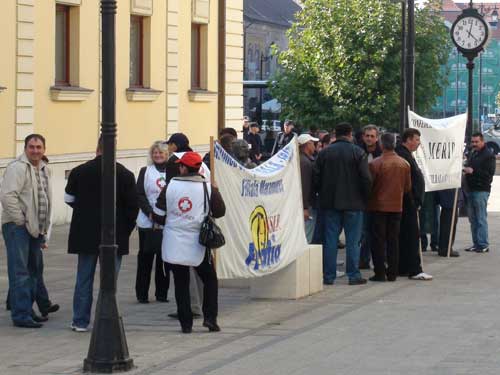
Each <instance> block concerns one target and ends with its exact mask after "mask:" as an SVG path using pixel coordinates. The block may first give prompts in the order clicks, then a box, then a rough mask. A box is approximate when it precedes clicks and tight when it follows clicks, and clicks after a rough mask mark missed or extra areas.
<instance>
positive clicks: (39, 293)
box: [7, 249, 52, 315]
mask: <svg viewBox="0 0 500 375" xmlns="http://www.w3.org/2000/svg"><path fill="white" fill-rule="evenodd" d="M36 256H37V264H38V265H39V275H38V277H37V279H36V292H35V302H36V304H37V306H38V310H39V311H40V314H42V315H47V314H48V312H47V310H48V309H49V307H50V306H51V305H52V302H51V301H50V299H49V292H48V291H47V287H46V286H45V281H44V280H43V251H42V250H41V249H39V250H38V251H36ZM9 298H10V290H9V291H8V292H7V306H8V307H7V308H8V309H10V301H9Z"/></svg>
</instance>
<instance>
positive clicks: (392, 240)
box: [371, 212, 401, 280]
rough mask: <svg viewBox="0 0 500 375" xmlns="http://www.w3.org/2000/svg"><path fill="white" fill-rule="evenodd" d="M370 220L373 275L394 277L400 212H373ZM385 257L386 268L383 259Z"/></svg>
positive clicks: (397, 264) (395, 273)
mask: <svg viewBox="0 0 500 375" xmlns="http://www.w3.org/2000/svg"><path fill="white" fill-rule="evenodd" d="M372 219H373V220H372V221H371V240H372V241H371V251H372V259H373V267H374V270H375V276H376V277H380V278H385V276H386V275H387V277H388V278H389V279H392V280H394V279H396V276H397V275H398V267H399V227H400V224H401V214H400V213H397V212H375V213H373V215H372ZM386 259H387V270H386V268H385V260H386Z"/></svg>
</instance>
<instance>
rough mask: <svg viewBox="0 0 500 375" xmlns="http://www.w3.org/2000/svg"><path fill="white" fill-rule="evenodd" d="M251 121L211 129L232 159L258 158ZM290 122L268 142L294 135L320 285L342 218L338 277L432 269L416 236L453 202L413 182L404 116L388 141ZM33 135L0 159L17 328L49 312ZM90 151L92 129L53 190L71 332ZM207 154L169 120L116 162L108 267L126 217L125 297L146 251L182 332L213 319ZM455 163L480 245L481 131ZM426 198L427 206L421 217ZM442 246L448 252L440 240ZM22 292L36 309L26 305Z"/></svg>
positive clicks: (77, 327) (93, 225) (159, 295)
mask: <svg viewBox="0 0 500 375" xmlns="http://www.w3.org/2000/svg"><path fill="white" fill-rule="evenodd" d="M259 130H260V129H259V126H258V125H257V124H256V123H251V122H249V121H248V119H245V121H244V125H243V138H244V139H238V134H237V132H236V130H235V129H233V128H225V129H222V130H221V132H220V134H219V140H218V142H219V143H220V145H221V146H222V147H223V148H224V149H225V150H226V151H227V152H228V153H229V154H231V155H232V156H233V157H234V159H235V160H236V161H237V162H238V163H240V164H241V165H242V166H243V167H245V168H249V169H251V168H254V167H255V166H257V165H258V164H259V163H261V161H262V139H261V137H260V135H259ZM293 130H294V124H293V122H291V121H287V122H285V124H284V129H283V132H281V133H279V134H278V135H277V137H276V140H275V143H274V146H273V148H272V152H271V154H275V153H276V152H278V151H279V150H280V149H282V148H283V147H284V146H286V145H287V144H288V143H289V142H290V141H291V140H292V139H293V138H294V137H297V141H298V144H299V150H300V168H301V182H302V193H303V196H302V199H303V207H304V212H303V215H304V225H305V233H306V237H307V240H308V242H309V243H318V244H322V245H323V282H324V284H326V285H331V284H334V283H335V280H336V278H337V277H341V276H343V275H344V273H343V272H341V271H339V270H337V266H338V265H339V264H342V262H338V261H337V253H338V248H339V247H340V241H339V238H340V235H341V232H342V231H343V232H344V233H345V242H346V243H345V247H346V272H345V274H346V275H347V277H348V282H349V285H361V284H366V283H367V280H366V279H364V278H363V277H362V275H361V272H360V270H361V269H370V268H371V266H370V263H371V262H373V269H374V275H373V276H372V277H370V280H371V281H374V282H381V281H395V280H396V278H397V277H398V276H408V277H410V278H411V279H414V280H431V279H432V276H431V275H430V274H428V273H426V272H424V271H423V269H422V262H421V252H420V246H422V250H425V249H426V248H427V243H426V242H427V233H434V236H431V249H432V250H436V251H438V254H439V255H441V256H447V255H448V253H449V250H450V248H451V247H452V245H453V241H454V237H455V231H456V223H457V220H456V215H454V214H453V206H454V204H453V202H452V203H451V204H450V196H452V195H454V191H442V192H438V194H437V193H436V194H432V195H430V194H424V191H425V183H424V178H423V175H422V172H421V170H420V168H419V167H418V165H417V163H416V161H415V159H414V157H413V155H412V153H413V152H414V151H416V150H417V149H418V147H419V145H420V133H419V131H418V130H416V129H407V130H406V131H405V132H404V133H403V134H402V135H401V141H400V142H397V139H396V136H395V135H394V134H392V133H384V134H382V135H379V129H378V128H377V127H376V126H374V125H368V126H366V127H364V129H363V132H362V138H361V141H360V142H357V143H356V142H355V141H354V137H353V129H352V127H351V125H349V124H347V123H340V124H338V125H337V126H336V127H335V131H334V132H333V133H328V132H321V131H319V132H318V131H316V132H313V133H305V134H301V135H297V134H296V133H295V132H294V131H293ZM45 147H46V141H45V138H44V137H43V136H42V135H40V134H31V135H29V136H27V137H26V139H25V142H24V152H23V154H21V155H20V156H19V157H18V158H17V159H15V160H14V161H12V162H11V163H10V164H9V165H8V166H7V168H6V171H5V174H4V177H3V181H2V184H1V187H0V202H1V204H2V208H3V210H2V233H3V237H4V241H5V245H6V250H7V268H8V278H9V292H8V294H7V306H6V307H7V309H9V310H10V311H11V318H12V322H13V324H14V325H15V326H17V327H24V328H40V327H42V326H43V322H45V321H47V319H48V315H49V314H50V313H54V312H56V311H57V310H59V305H57V304H54V303H52V302H51V300H50V298H49V294H48V291H47V288H46V286H45V283H44V279H43V250H45V249H46V248H47V247H48V245H47V244H48V241H49V237H50V228H51V213H52V209H53V196H52V181H51V179H52V177H51V172H50V169H49V166H48V159H47V158H46V156H45ZM101 159H102V140H101V139H100V140H99V142H98V145H97V148H96V157H95V158H94V159H92V160H90V161H88V162H86V163H84V164H82V165H80V166H78V167H76V168H74V169H73V170H72V171H71V173H70V174H69V177H68V180H67V185H66V188H65V196H64V201H65V202H66V203H67V204H68V205H69V206H71V207H72V208H73V213H72V219H71V225H70V229H69V238H68V253H70V254H76V255H77V256H78V262H77V270H76V282H75V288H74V294H73V318H72V322H71V329H72V330H73V331H76V332H86V331H87V330H88V327H89V325H90V318H91V310H92V302H93V284H94V276H95V271H96V265H97V261H98V257H99V244H100V234H101V229H100V228H101V209H102V205H101V195H100V189H101V179H102V175H101ZM209 160H210V155H209V154H207V155H205V157H204V158H203V159H202V158H201V156H200V155H199V154H198V153H196V152H193V150H192V149H191V148H190V146H189V139H188V138H187V136H186V135H184V134H182V133H176V134H173V135H172V136H171V137H170V138H169V139H168V140H167V141H157V142H155V143H153V144H152V145H151V147H150V148H149V153H148V163H147V165H146V166H144V167H143V168H141V170H140V172H139V175H138V178H137V181H136V179H135V177H134V174H133V173H132V172H131V171H129V170H128V169H127V168H126V167H125V166H123V165H121V164H120V163H117V164H116V243H117V254H116V269H117V271H119V269H120V266H121V262H122V257H123V256H124V255H127V254H128V253H129V238H130V235H131V234H132V232H133V230H134V229H135V228H137V230H138V234H139V251H138V254H137V275H136V283H135V292H136V298H137V301H138V303H141V304H147V303H149V289H150V283H151V275H152V271H153V264H155V267H154V270H155V278H154V281H155V288H154V289H155V298H156V301H158V302H163V303H167V302H169V299H168V290H169V288H170V272H172V275H173V280H174V289H175V292H174V295H175V300H176V304H177V313H174V314H170V316H171V317H173V318H175V319H178V320H179V323H180V326H181V330H182V332H183V333H190V332H192V327H193V318H196V317H198V316H200V315H203V326H204V327H206V328H208V330H209V331H211V332H217V331H220V327H219V325H218V322H217V315H218V283H217V274H216V271H215V267H214V262H213V255H212V250H211V249H208V248H206V247H204V246H203V245H201V244H200V242H199V234H200V228H201V226H202V223H203V221H204V220H205V218H206V216H207V215H208V214H210V215H211V216H212V217H214V218H219V217H222V216H224V215H225V210H226V207H225V203H224V199H223V197H222V195H221V194H220V192H219V190H218V187H217V184H216V183H215V182H211V181H210V180H207V179H206V174H205V173H201V171H202V170H203V169H204V168H207V169H208V167H209V165H210V162H209ZM464 165H465V167H464V170H463V172H464V186H463V189H462V191H461V192H460V194H459V196H460V199H459V201H460V202H461V203H462V202H464V201H466V202H467V204H466V205H465V206H466V207H467V211H468V215H469V220H470V223H471V232H472V240H473V245H472V246H471V247H470V248H468V249H467V251H476V252H478V253H486V252H488V251H489V243H488V223H487V213H486V205H487V201H488V197H489V192H490V190H491V183H492V177H493V175H494V173H495V156H494V155H493V153H492V152H491V151H490V150H489V149H488V148H487V147H486V145H485V143H484V139H483V136H482V135H481V134H480V133H475V134H474V135H473V137H472V150H471V152H469V153H468V154H467V159H466V162H465V164H464ZM202 166H203V168H202ZM451 200H453V198H451ZM426 206H428V208H426ZM436 207H437V210H436ZM439 207H441V208H439ZM424 211H428V212H431V213H432V214H433V219H429V218H427V215H426V214H425V213H424ZM297 214H298V215H300V214H301V213H297ZM438 220H439V221H440V223H439V225H438V230H437V231H436V230H435V228H436V224H435V223H436V221H438ZM435 232H437V233H435ZM424 239H425V241H424ZM450 255H451V256H458V255H459V253H458V252H457V251H456V250H453V249H451V252H450ZM117 274H118V272H117ZM34 302H36V303H37V305H38V309H39V312H40V314H37V313H36V312H35V311H34V309H33V303H34Z"/></svg>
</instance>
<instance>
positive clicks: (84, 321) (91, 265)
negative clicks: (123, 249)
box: [73, 254, 122, 328]
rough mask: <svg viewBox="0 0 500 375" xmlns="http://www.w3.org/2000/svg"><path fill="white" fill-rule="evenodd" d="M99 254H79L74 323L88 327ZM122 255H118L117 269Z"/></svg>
mask: <svg viewBox="0 0 500 375" xmlns="http://www.w3.org/2000/svg"><path fill="white" fill-rule="evenodd" d="M98 259H99V255H97V254H78V270H77V273H76V285H75V294H74V295H73V325H75V326H77V327H80V328H87V326H88V325H89V324H90V315H91V310H92V301H93V290H94V275H95V269H96V265H97V260H98ZM121 262H122V257H121V255H118V256H117V257H116V271H117V275H118V271H119V270H120V266H121Z"/></svg>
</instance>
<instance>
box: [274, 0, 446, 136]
mask: <svg viewBox="0 0 500 375" xmlns="http://www.w3.org/2000/svg"><path fill="white" fill-rule="evenodd" d="M436 2H437V3H439V0H431V1H430V2H429V3H428V5H427V6H426V7H425V8H422V9H417V10H416V14H415V20H416V34H417V35H416V53H415V55H416V71H415V83H416V90H415V99H416V108H417V111H418V112H419V113H423V114H425V113H426V112H427V111H429V110H430V108H431V107H432V105H433V104H434V102H435V100H436V97H437V96H438V95H439V93H440V87H441V84H442V83H443V81H444V79H445V74H444V73H443V72H442V71H441V70H440V67H441V65H443V64H445V63H446V62H447V58H448V53H449V49H450V48H451V45H450V42H449V34H448V31H447V29H446V27H445V25H444V21H443V19H442V18H441V16H440V15H439V12H438V11H436V9H437V8H436ZM303 3H304V8H303V10H302V11H301V12H299V13H298V14H297V22H296V23H295V24H294V25H293V26H292V28H291V29H290V30H289V32H288V37H289V49H288V50H286V51H282V52H280V53H279V61H280V64H281V66H282V69H281V70H280V71H279V72H278V74H277V76H276V77H275V79H274V84H273V87H272V93H273V95H274V96H275V97H277V98H278V100H279V101H280V102H281V104H282V114H283V116H284V117H287V118H294V119H297V120H298V121H299V122H301V123H302V124H303V125H305V126H310V125H313V124H314V125H316V126H321V127H326V128H329V127H332V126H333V125H334V124H335V123H337V122H339V121H349V122H351V123H352V124H353V125H358V126H359V125H363V124H367V123H375V124H377V125H380V126H385V127H395V126H397V124H398V121H399V87H400V61H401V60H400V59H401V52H400V51H401V8H400V3H399V2H391V1H388V0H386V1H380V0H306V1H304V2H303Z"/></svg>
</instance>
